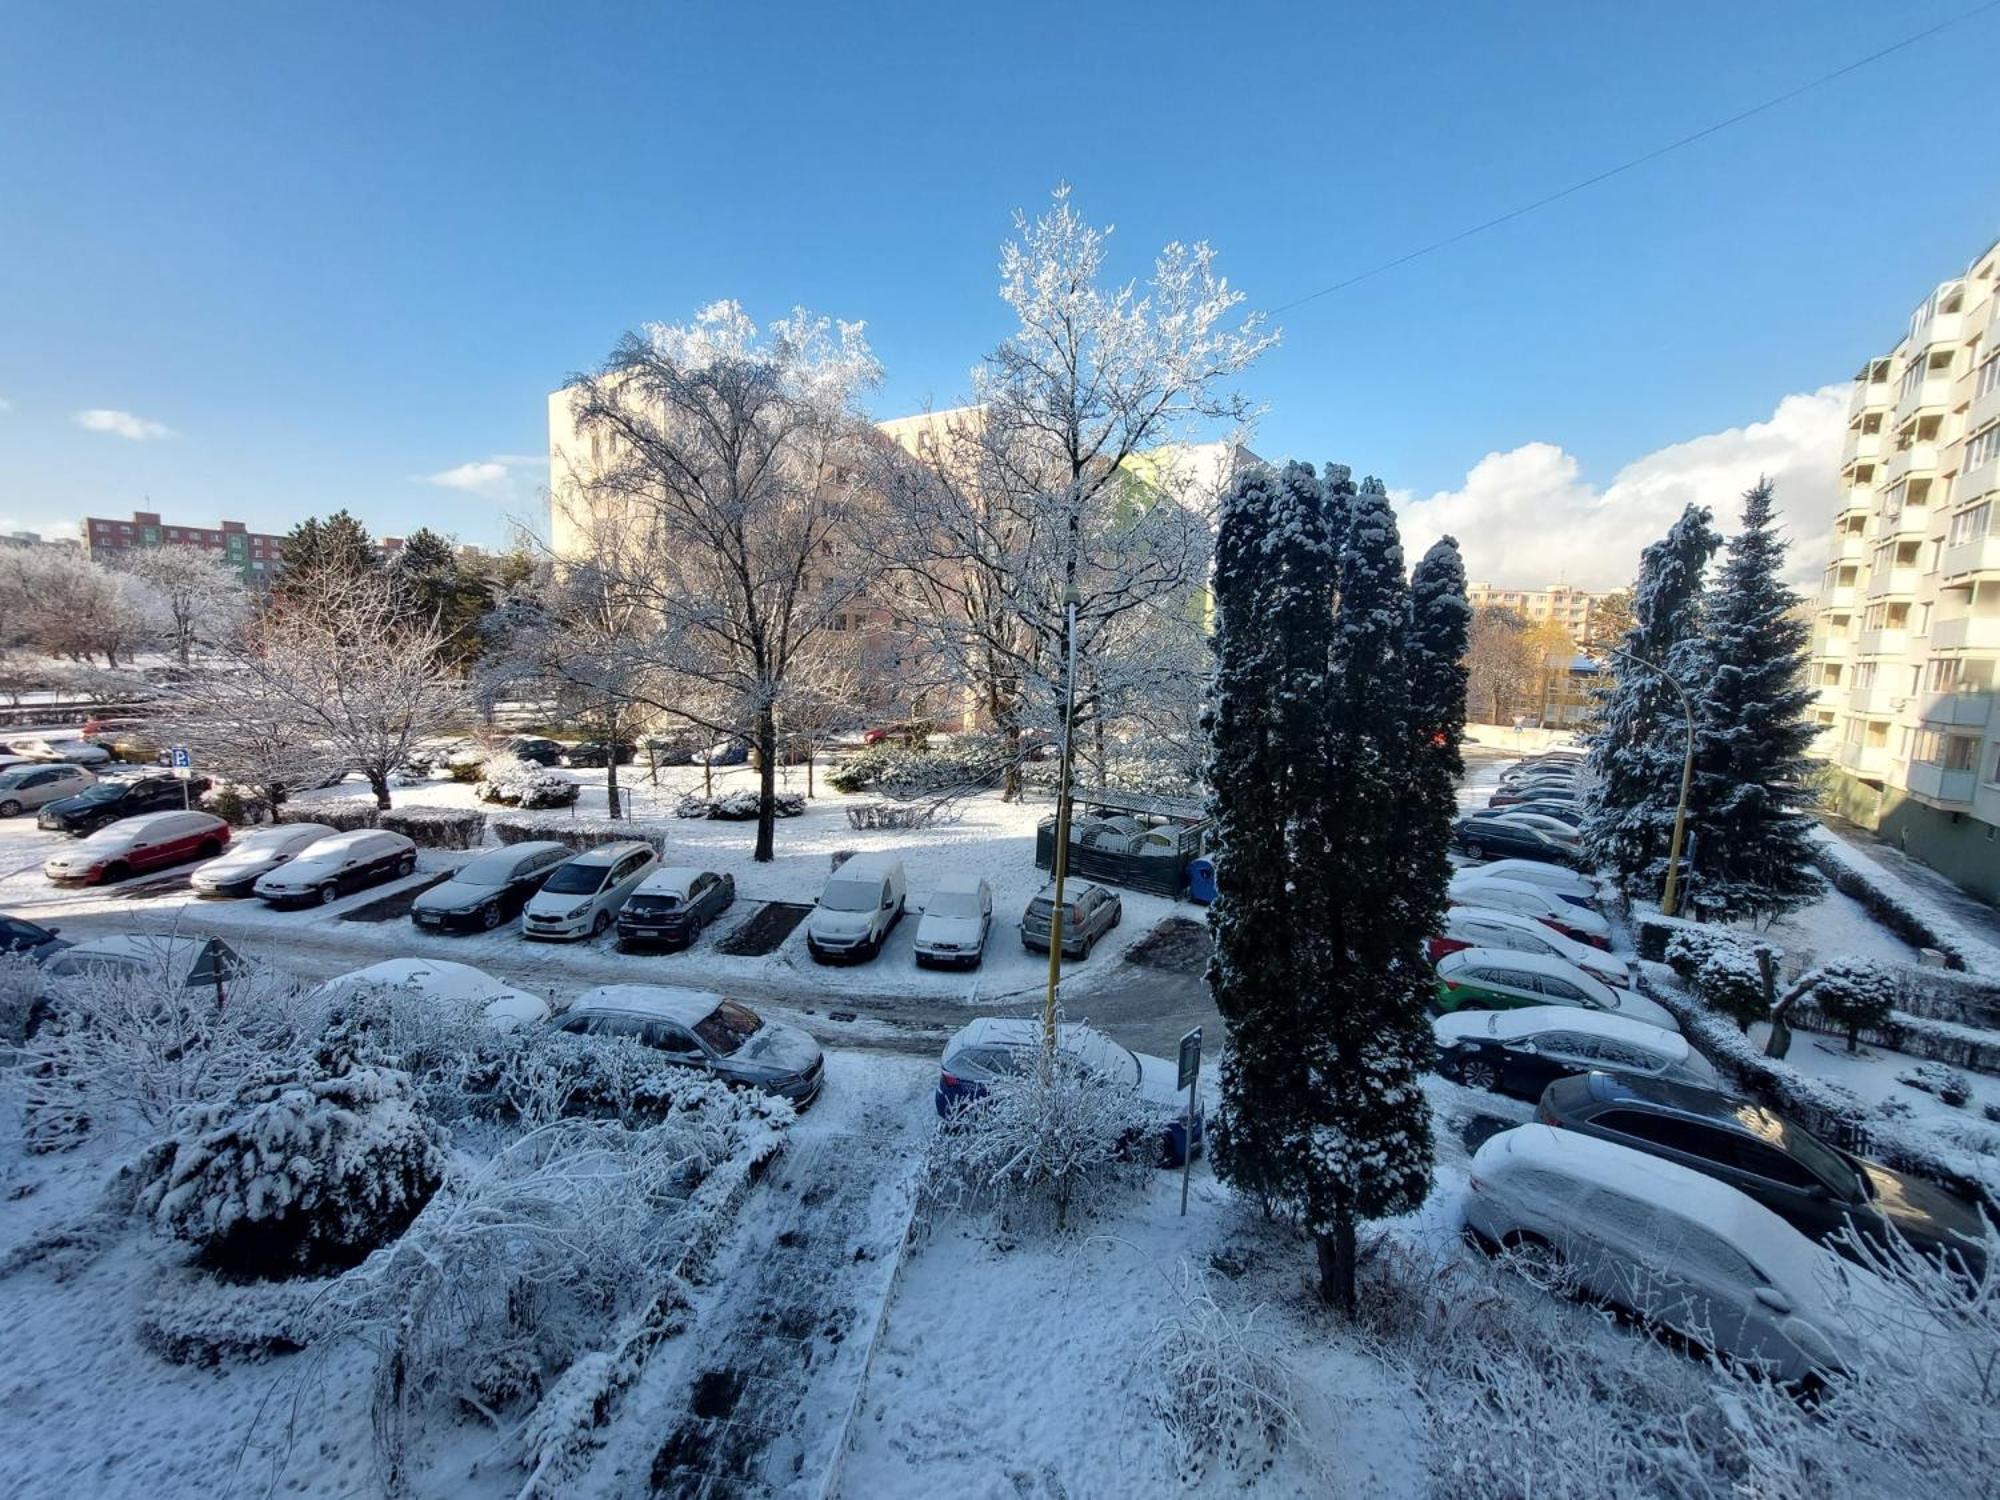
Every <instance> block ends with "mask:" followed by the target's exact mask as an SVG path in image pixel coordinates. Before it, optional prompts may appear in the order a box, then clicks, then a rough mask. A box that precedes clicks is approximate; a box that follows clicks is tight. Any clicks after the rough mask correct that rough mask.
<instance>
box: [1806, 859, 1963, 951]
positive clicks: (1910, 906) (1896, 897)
mask: <svg viewBox="0 0 2000 1500" xmlns="http://www.w3.org/2000/svg"><path fill="white" fill-rule="evenodd" d="M1813 862H1814V863H1815V864H1816V865H1818V866H1819V871H1820V873H1821V874H1822V875H1824V876H1826V878H1827V879H1828V880H1829V881H1830V882H1832V884H1833V888H1834V889H1835V890H1837V891H1839V892H1840V893H1841V894H1842V895H1845V896H1852V897H1853V898H1854V899H1855V900H1856V901H1859V902H1860V903H1861V904H1862V905H1863V906H1865V907H1867V908H1868V911H1869V914H1870V915H1871V916H1873V917H1874V918H1875V919H1876V920H1877V921H1879V922H1880V923H1881V924H1882V925H1883V926H1884V927H1886V928H1888V929H1889V930H1890V931H1891V932H1893V933H1895V934H1896V936H1897V937H1899V938H1901V939H1902V940H1903V941H1904V942H1906V943H1908V944H1909V945H1910V946H1911V947H1912V948H1935V949H1937V951H1938V952H1940V953H1942V954H1943V955H1944V959H1945V963H1946V965H1947V966H1948V967H1950V968H1953V969H1964V968H1967V967H1969V965H1968V964H1967V962H1966V945H1965V944H1963V943H1960V942H1958V941H1956V939H1957V938H1958V937H1959V935H1960V934H1959V933H1958V932H1957V931H1955V930H1953V929H1950V928H1947V927H1946V926H1944V925H1943V923H1942V921H1941V920H1940V919H1941V918H1942V917H1943V914H1942V913H1940V912H1938V911H1936V910H1935V909H1933V908H1929V907H1919V906H1918V905H1917V904H1916V903H1914V902H1912V901H1911V900H1910V899H1909V895H1908V893H1907V892H1906V891H1905V890H1904V889H1903V888H1902V887H1901V885H1900V884H1899V883H1898V882H1897V880H1896V878H1895V877H1894V876H1893V875H1891V874H1889V873H1888V871H1886V870H1883V869H1881V868H1879V867H1878V866H1877V865H1875V863H1874V862H1873V861H1872V860H1870V859H1869V858H1868V856H1867V855H1865V854H1861V853H1858V852H1856V851H1854V850H1851V849H1849V848H1848V847H1847V846H1846V845H1845V844H1843V843H1842V842H1841V841H1840V840H1839V838H1838V837H1836V836H1835V835H1833V834H1831V833H1823V834H1822V835H1821V837H1820V839H1819V840H1818V842H1817V843H1816V845H1815V848H1814V855H1813ZM1946 920H1948V919H1946Z"/></svg>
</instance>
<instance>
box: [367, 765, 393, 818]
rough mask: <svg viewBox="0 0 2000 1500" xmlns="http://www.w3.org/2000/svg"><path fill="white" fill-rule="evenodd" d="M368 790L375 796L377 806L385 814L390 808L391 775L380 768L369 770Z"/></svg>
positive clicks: (371, 767) (375, 767)
mask: <svg viewBox="0 0 2000 1500" xmlns="http://www.w3.org/2000/svg"><path fill="white" fill-rule="evenodd" d="M368 789H369V790H370V791H372V792H373V793H374V794H375V805H376V806H377V807H378V808H380V809H382V810H383V811H384V812H386V811H388V808H389V773H388V772H386V771H384V770H383V769H381V768H380V767H379V766H370V767H369V768H368Z"/></svg>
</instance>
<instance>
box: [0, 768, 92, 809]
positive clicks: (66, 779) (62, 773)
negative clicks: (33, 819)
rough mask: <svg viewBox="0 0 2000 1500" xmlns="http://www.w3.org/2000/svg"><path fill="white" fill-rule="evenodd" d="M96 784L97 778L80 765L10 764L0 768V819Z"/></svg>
mask: <svg viewBox="0 0 2000 1500" xmlns="http://www.w3.org/2000/svg"><path fill="white" fill-rule="evenodd" d="M95 785H97V777H96V776H94V775H93V774H92V773H91V772H89V771H86V770H84V768H83V767H82V766H38V765H25V766H14V767H11V768H9V769H8V770H5V771H0V818H13V817H18V816H20V815H21V814H22V813H24V812H27V811H28V810H29V809H30V808H35V807H40V806H42V805H43V804H44V803H49V802H55V801H58V800H60V799H61V798H64V797H74V796H76V795H77V794H78V793H79V792H86V791H89V790H90V788H92V787H93V786H95Z"/></svg>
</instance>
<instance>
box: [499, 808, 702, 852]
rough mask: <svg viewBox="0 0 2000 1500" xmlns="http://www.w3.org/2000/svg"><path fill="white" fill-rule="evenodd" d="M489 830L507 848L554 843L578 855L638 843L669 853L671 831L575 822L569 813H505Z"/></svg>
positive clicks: (621, 822) (619, 821) (605, 821)
mask: <svg viewBox="0 0 2000 1500" xmlns="http://www.w3.org/2000/svg"><path fill="white" fill-rule="evenodd" d="M487 826H488V827H489V828H491V829H492V830H493V836H494V837H495V838H497V839H498V840H500V842H501V843H503V844H525V843H527V842H529V841H530V840H533V839H553V840H554V841H555V842H556V843H558V844H562V845H565V846H567V847H568V848H571V849H575V850H578V851H581V850H585V849H596V848H599V847H601V846H602V845H605V844H619V843H624V842H626V841H628V840H634V839H636V840H637V841H639V842H640V843H644V844H651V845H652V846H653V848H654V849H656V850H657V851H659V853H661V854H662V855H664V854H665V853H666V852H667V831H666V829H665V828H664V827H663V826H661V825H659V824H656V823H632V822H628V821H626V820H625V819H623V818H572V817H570V816H569V815H568V814H566V813H532V812H527V813H501V814H499V815H498V816H496V817H494V818H492V819H490V820H489V821H488V823H487Z"/></svg>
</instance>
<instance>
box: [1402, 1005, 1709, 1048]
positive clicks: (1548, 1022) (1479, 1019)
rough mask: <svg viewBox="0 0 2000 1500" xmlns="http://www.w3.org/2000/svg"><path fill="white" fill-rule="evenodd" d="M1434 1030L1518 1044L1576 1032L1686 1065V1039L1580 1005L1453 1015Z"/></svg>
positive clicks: (1442, 1019) (1434, 1022)
mask: <svg viewBox="0 0 2000 1500" xmlns="http://www.w3.org/2000/svg"><path fill="white" fill-rule="evenodd" d="M1431 1026H1432V1029H1433V1030H1434V1031H1435V1032H1436V1033H1437V1035H1438V1037H1439V1038H1440V1039H1441V1040H1442V1039H1448V1038H1449V1039H1455V1038H1458V1037H1463V1036H1488V1037H1491V1038H1493V1040H1495V1041H1499V1042H1513V1041H1519V1040H1521V1039H1523V1038H1525V1037H1533V1036H1540V1035H1541V1034H1542V1033H1543V1032H1548V1031H1574V1032H1581V1033H1583V1034H1584V1035H1586V1036H1597V1037H1603V1038H1604V1039H1605V1040H1607V1041H1614V1042H1629V1043H1631V1044H1632V1045H1633V1046H1635V1047H1643V1048H1644V1049H1645V1050H1646V1051H1648V1052H1652V1053H1656V1054H1658V1055H1659V1056H1661V1057H1664V1058H1666V1059H1667V1060H1668V1061H1670V1062H1681V1061H1684V1060H1685V1059H1686V1057H1687V1055H1688V1052H1689V1050H1690V1049H1689V1047H1688V1042H1687V1038H1686V1037H1684V1036H1682V1035H1680V1034H1679V1033H1678V1032H1673V1031H1663V1030H1661V1029H1660V1028H1659V1027H1657V1026H1654V1025H1651V1024H1650V1023H1648V1022H1645V1021H1633V1020H1629V1019H1627V1018H1626V1017H1624V1016H1614V1015H1608V1014H1606V1013H1605V1012H1604V1011H1601V1010H1586V1009H1584V1008H1583V1007H1582V1006H1579V1005H1525V1006H1521V1007H1519V1008H1517V1009H1514V1010H1487V1011H1453V1012H1452V1013H1450V1014H1448V1015H1442V1016H1437V1017H1435V1018H1434V1019H1433V1020H1432V1022H1431Z"/></svg>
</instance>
